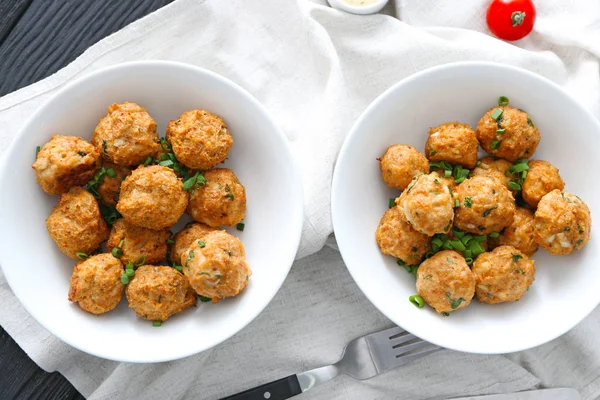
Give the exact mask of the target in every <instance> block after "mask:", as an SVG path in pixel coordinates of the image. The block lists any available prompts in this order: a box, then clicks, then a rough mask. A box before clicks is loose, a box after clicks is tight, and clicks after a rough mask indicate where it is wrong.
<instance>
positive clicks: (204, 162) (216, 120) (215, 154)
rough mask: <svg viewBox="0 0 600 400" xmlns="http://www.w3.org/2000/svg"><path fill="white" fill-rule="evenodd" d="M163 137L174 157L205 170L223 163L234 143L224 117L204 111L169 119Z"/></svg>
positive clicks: (194, 111) (189, 112)
mask: <svg viewBox="0 0 600 400" xmlns="http://www.w3.org/2000/svg"><path fill="white" fill-rule="evenodd" d="M166 136H167V140H168V141H169V142H170V143H171V146H172V147H173V152H174V153H175V156H177V159H178V160H179V161H180V162H182V163H183V164H184V165H185V166H187V167H189V168H192V169H200V170H207V169H210V168H213V167H215V166H216V165H218V164H220V163H222V162H223V161H225V158H227V154H228V153H229V149H231V145H233V138H232V137H231V135H230V134H229V129H228V128H227V125H226V124H225V121H223V118H221V117H219V116H217V115H215V114H212V113H210V112H208V111H206V110H190V111H186V112H184V113H183V114H181V116H180V117H179V119H176V120H174V121H171V122H169V125H168V126H167V135H166Z"/></svg>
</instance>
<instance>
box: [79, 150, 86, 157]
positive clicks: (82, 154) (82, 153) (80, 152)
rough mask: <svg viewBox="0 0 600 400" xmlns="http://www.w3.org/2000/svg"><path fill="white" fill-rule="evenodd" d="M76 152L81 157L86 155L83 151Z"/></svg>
mask: <svg viewBox="0 0 600 400" xmlns="http://www.w3.org/2000/svg"><path fill="white" fill-rule="evenodd" d="M77 154H79V155H80V156H81V157H85V156H87V153H84V152H83V151H78V152H77Z"/></svg>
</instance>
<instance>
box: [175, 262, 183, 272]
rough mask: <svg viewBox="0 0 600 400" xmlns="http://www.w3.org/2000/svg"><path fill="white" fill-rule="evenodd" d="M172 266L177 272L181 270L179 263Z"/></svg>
mask: <svg viewBox="0 0 600 400" xmlns="http://www.w3.org/2000/svg"><path fill="white" fill-rule="evenodd" d="M173 268H175V269H176V270H177V271H179V272H183V267H182V266H181V265H179V264H174V265H173Z"/></svg>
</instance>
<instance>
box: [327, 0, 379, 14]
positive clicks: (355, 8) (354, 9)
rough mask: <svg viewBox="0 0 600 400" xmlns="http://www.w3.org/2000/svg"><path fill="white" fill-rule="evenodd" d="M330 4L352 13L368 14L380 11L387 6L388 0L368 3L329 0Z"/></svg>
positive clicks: (376, 0)
mask: <svg viewBox="0 0 600 400" xmlns="http://www.w3.org/2000/svg"><path fill="white" fill-rule="evenodd" d="M327 2H328V3H329V5H330V6H331V7H333V8H335V9H338V10H342V11H346V12H348V13H350V14H358V15H366V14H375V13H378V12H379V11H381V10H382V9H383V7H385V5H386V4H387V3H388V0H375V1H374V2H373V3H371V4H367V5H353V4H349V3H347V2H346V1H344V0H327Z"/></svg>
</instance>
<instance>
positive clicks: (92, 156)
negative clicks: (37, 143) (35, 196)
mask: <svg viewBox="0 0 600 400" xmlns="http://www.w3.org/2000/svg"><path fill="white" fill-rule="evenodd" d="M32 168H33V169H34V170H35V178H36V182H37V183H38V184H39V185H40V186H42V189H43V190H44V192H46V193H48V194H62V193H66V192H68V191H69V189H71V188H72V187H73V186H83V185H85V184H86V183H88V181H89V180H90V179H92V178H93V177H94V174H95V173H96V171H97V170H98V168H100V153H99V152H98V150H96V148H95V147H94V146H92V145H91V144H90V143H88V142H86V141H85V140H83V139H82V138H79V137H75V136H62V135H54V136H52V139H50V141H49V142H48V143H46V144H45V145H44V146H42V148H41V150H40V152H39V153H38V155H37V159H36V160H35V162H34V163H33V165H32Z"/></svg>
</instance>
